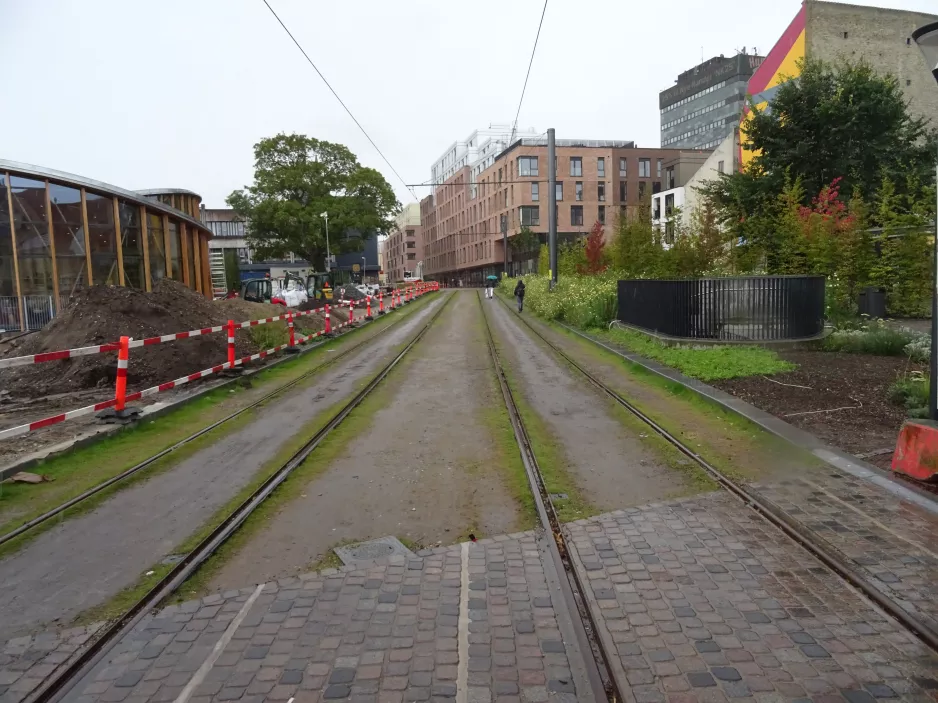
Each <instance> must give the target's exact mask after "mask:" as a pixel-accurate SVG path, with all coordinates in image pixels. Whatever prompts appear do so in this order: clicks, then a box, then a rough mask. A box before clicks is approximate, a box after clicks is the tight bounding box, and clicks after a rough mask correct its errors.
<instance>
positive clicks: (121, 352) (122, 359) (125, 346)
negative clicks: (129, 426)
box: [114, 337, 130, 413]
mask: <svg viewBox="0 0 938 703" xmlns="http://www.w3.org/2000/svg"><path fill="white" fill-rule="evenodd" d="M129 360H130V337H121V341H120V348H119V349H118V350H117V388H116V390H115V393H114V397H115V398H116V399H117V405H115V406H114V409H115V410H116V411H117V412H119V413H120V412H123V411H124V401H125V399H126V398H127V362H128V361H129Z"/></svg>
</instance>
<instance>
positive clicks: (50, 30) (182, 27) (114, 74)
mask: <svg viewBox="0 0 938 703" xmlns="http://www.w3.org/2000/svg"><path fill="white" fill-rule="evenodd" d="M269 2H270V4H271V6H272V7H273V8H274V9H275V10H276V11H277V13H278V14H279V15H280V18H281V19H282V20H283V21H284V22H285V23H286V25H287V26H288V27H289V28H290V30H291V31H292V32H293V34H294V36H296V38H297V40H298V41H299V42H300V44H302V45H303V48H304V49H305V50H306V52H307V53H308V54H309V56H310V58H311V59H312V60H313V61H314V62H315V63H316V65H317V66H318V67H319V69H320V70H321V71H322V72H323V74H324V75H325V77H326V79H327V80H328V81H329V82H330V83H331V84H332V86H333V88H334V89H335V90H336V92H338V94H339V95H340V96H341V97H342V99H343V100H344V101H345V103H346V105H348V107H349V109H350V110H351V111H352V113H353V114H354V115H355V117H356V118H357V119H358V120H359V122H360V123H361V124H362V126H363V127H364V128H365V130H366V131H367V132H368V133H369V134H370V135H371V138H372V139H373V140H374V141H375V143H376V144H377V145H378V147H379V148H380V149H381V151H382V152H383V153H384V155H385V156H386V157H387V159H388V160H389V161H390V163H391V164H392V165H393V166H394V169H396V170H397V172H398V173H399V174H400V176H401V178H402V179H403V180H401V179H398V178H397V176H395V175H394V173H393V171H392V170H391V168H389V167H388V165H387V164H386V163H385V162H384V161H383V160H382V158H381V156H380V155H379V154H378V153H377V151H376V150H375V149H374V147H373V146H372V145H371V144H370V143H369V142H368V140H367V138H366V137H365V136H364V135H363V134H362V133H361V131H359V129H358V127H357V126H356V125H355V123H354V122H353V121H352V119H351V118H350V117H349V116H348V114H347V113H346V112H345V111H344V110H343V108H342V107H341V105H339V103H338V102H337V101H336V99H335V97H333V95H332V94H331V93H330V92H329V90H328V88H326V86H325V85H324V84H323V82H322V80H321V79H320V78H319V76H318V75H316V73H315V71H314V70H313V69H312V67H311V66H310V65H309V64H308V63H307V62H306V60H305V59H304V58H303V56H302V54H300V52H299V50H298V49H297V48H296V46H295V45H294V44H293V43H292V41H291V40H290V39H289V37H288V36H287V35H286V33H285V32H284V31H283V29H282V28H281V27H280V25H279V24H278V23H277V21H276V20H275V19H274V17H273V15H272V14H271V13H270V11H269V10H268V9H267V7H266V6H265V4H264V2H263V0H160V1H159V2H142V1H140V0H84V1H83V2H75V0H42V1H41V2H29V1H27V0H0V65H2V66H3V67H4V69H3V71H2V76H3V82H4V83H5V84H6V85H5V86H4V90H3V96H4V99H3V103H4V106H3V107H4V109H2V110H0V157H2V158H6V159H11V160H15V161H22V162H26V163H30V164H36V165H40V166H45V167H49V168H55V169H58V170H62V171H67V172H71V173H76V174H79V175H82V176H85V177H87V178H92V179H96V180H99V181H104V182H107V183H111V184H114V185H117V186H121V187H124V188H129V189H131V190H137V189H144V188H166V187H175V188H187V189H190V190H193V191H196V192H197V193H200V194H201V195H202V196H203V199H204V202H205V204H206V206H207V207H224V206H225V202H224V201H225V198H226V197H227V196H228V194H229V193H231V192H232V191H233V190H235V189H238V188H241V187H243V186H245V185H246V184H248V183H250V181H251V179H252V175H253V145H254V144H255V143H256V142H257V141H258V140H260V139H262V138H264V137H268V136H273V135H275V134H277V133H278V132H298V133H302V134H306V135H309V136H312V137H316V138H318V139H323V140H327V141H332V142H340V143H343V144H345V145H346V146H348V147H349V148H350V149H351V150H352V151H353V152H354V153H355V154H356V155H357V156H358V159H359V161H360V162H361V163H362V164H364V165H366V166H371V167H374V168H376V169H378V170H380V171H381V172H382V173H383V174H384V175H385V177H386V178H387V180H388V182H389V183H391V185H392V186H393V187H394V188H395V191H396V192H397V194H398V198H399V199H400V200H401V202H402V203H404V204H406V203H408V202H413V200H414V199H413V196H412V195H411V194H410V192H409V191H408V190H407V188H405V187H404V182H406V183H421V182H425V181H428V180H429V178H430V166H431V164H432V163H433V162H434V161H435V160H436V159H437V158H438V157H439V156H441V155H442V154H443V153H444V151H445V150H446V149H447V148H448V147H449V146H451V145H452V144H453V143H454V142H455V141H457V140H462V139H464V138H465V137H467V136H468V135H469V134H470V133H471V132H472V131H474V130H475V129H478V128H485V127H488V125H489V124H490V123H510V122H512V121H513V120H514V118H515V114H516V112H517V110H518V102H519V98H520V96H521V88H522V85H523V83H524V77H525V72H526V71H527V68H528V61H529V59H530V56H531V49H532V45H533V43H534V37H535V34H536V32H537V26H538V20H539V19H540V16H541V10H542V8H543V0H473V2H471V3H466V2H454V1H453V0H442V1H441V0H396V1H389V0H355V1H354V2H331V1H330V2H326V1H325V0H269ZM935 3H936V0H875V1H867V0H854V2H853V4H859V5H877V6H880V7H889V8H896V9H906V10H917V11H921V12H929V11H931V12H935V11H936V5H935ZM799 7H800V0H706V2H702V1H701V0H668V2H666V3H658V2H639V1H637V0H548V4H547V11H546V14H545V18H544V24H543V28H542V30H541V35H540V40H539V42H538V46H537V52H536V54H535V57H534V65H533V69H532V71H531V78H530V81H529V83H528V87H527V91H526V93H525V97H524V101H523V104H522V106H521V113H520V117H519V120H518V124H519V127H521V128H528V127H533V128H535V129H536V130H537V131H538V132H544V131H546V130H547V128H548V127H554V128H555V129H556V134H557V138H558V139H573V138H577V139H621V140H633V141H635V142H636V143H637V144H638V145H639V146H647V147H657V146H659V145H660V139H659V124H660V122H659V112H658V93H659V92H660V91H661V90H663V89H665V88H668V87H669V86H671V85H673V84H674V81H675V80H676V78H677V76H678V74H679V73H681V72H683V71H685V70H687V69H689V68H692V67H693V66H694V65H696V64H698V63H700V61H701V57H703V58H704V59H708V58H711V57H713V56H717V55H720V54H725V55H727V56H731V55H733V54H734V53H735V52H736V51H737V50H740V49H742V48H743V47H746V48H747V49H748V50H750V51H751V50H752V49H753V47H756V48H757V49H758V50H759V52H760V53H761V54H763V55H764V54H765V53H767V52H768V51H769V49H771V47H772V45H773V44H774V43H775V41H776V40H777V39H778V37H779V36H781V34H782V32H783V31H784V29H785V28H786V27H787V25H788V23H789V22H790V21H791V19H792V18H793V17H794V16H795V14H796V13H797V11H798V9H799ZM414 190H415V191H416V193H417V195H418V197H421V198H422V197H425V196H426V195H427V194H429V189H428V188H426V187H423V188H415V189H414Z"/></svg>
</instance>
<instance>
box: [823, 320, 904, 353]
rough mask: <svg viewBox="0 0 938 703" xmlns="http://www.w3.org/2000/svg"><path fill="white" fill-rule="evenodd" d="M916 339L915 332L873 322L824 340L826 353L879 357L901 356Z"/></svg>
mask: <svg viewBox="0 0 938 703" xmlns="http://www.w3.org/2000/svg"><path fill="white" fill-rule="evenodd" d="M915 337H916V335H915V333H914V332H910V331H909V330H905V329H895V328H893V327H888V326H887V325H885V324H884V323H882V322H879V321H873V322H869V323H864V324H862V325H860V327H859V328H857V329H839V330H836V331H834V332H833V333H832V334H831V335H830V336H829V337H827V338H826V339H825V340H824V349H825V350H826V351H838V352H849V353H851V354H875V355H877V356H901V355H902V354H905V353H906V351H905V350H906V347H907V346H908V345H909V343H910V342H912V341H913V339H914V338H915Z"/></svg>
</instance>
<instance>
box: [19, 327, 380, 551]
mask: <svg viewBox="0 0 938 703" xmlns="http://www.w3.org/2000/svg"><path fill="white" fill-rule="evenodd" d="M369 324H372V323H371V322H366V323H365V324H364V325H362V326H361V327H353V328H351V329H350V330H349V332H351V331H352V330H356V329H364V328H365V327H366V326H367V325H369ZM394 327H395V324H394V323H392V324H389V325H385V326H384V327H382V328H381V329H379V330H378V331H377V332H376V333H375V334H373V335H371V336H370V337H367V338H366V339H363V340H361V341H360V342H358V343H357V344H355V345H353V346H352V347H350V348H349V349H346V350H343V352H342V354H341V355H337V356H335V357H333V358H331V359H326V360H325V361H324V362H323V363H321V364H317V365H316V366H315V367H313V368H311V369H310V370H309V371H305V372H304V373H303V374H302V375H300V376H298V377H297V378H295V379H293V380H292V381H288V382H286V383H284V384H283V385H281V386H278V387H277V388H275V389H274V390H272V391H271V392H270V393H267V394H266V395H264V396H263V397H262V398H260V399H258V400H256V401H254V402H252V403H251V404H249V405H246V406H245V407H243V408H241V409H239V410H235V411H234V412H233V413H231V414H229V415H226V416H225V417H223V418H221V419H220V420H217V421H216V422H213V423H212V424H211V425H208V426H207V427H203V428H202V429H201V430H199V431H198V432H195V433H193V434H191V435H189V436H188V437H185V438H183V439H181V440H179V441H178V442H176V443H175V444H173V445H171V446H169V447H166V448H165V449H162V450H160V451H158V452H157V453H156V454H153V455H152V456H150V457H148V458H146V459H144V460H143V461H141V462H140V463H138V464H135V465H134V466H131V467H130V468H129V469H127V470H125V471H123V472H121V473H119V474H117V475H116V476H112V477H111V478H109V479H107V480H106V481H102V482H101V483H99V484H97V485H95V486H92V487H91V488H89V489H88V490H86V491H85V492H83V493H81V494H80V495H77V496H75V497H74V498H71V499H69V500H67V501H65V502H64V503H62V504H61V505H58V506H56V507H55V508H52V509H51V510H48V511H46V512H44V513H43V514H42V515H37V516H36V517H34V518H33V519H32V520H29V521H28V522H24V523H23V524H22V525H20V526H19V527H17V528H16V529H14V530H11V531H10V532H7V533H5V534H3V535H0V545H3V544H5V543H7V542H9V541H11V540H14V539H16V538H17V537H20V536H22V535H23V534H25V533H26V532H29V531H30V530H32V529H33V528H35V527H38V526H39V525H41V524H43V523H44V522H47V521H49V520H51V519H52V518H54V517H55V516H56V515H59V514H60V513H63V512H65V511H66V510H68V509H69V508H72V507H74V506H76V505H78V504H79V503H82V502H84V501H86V500H88V499H89V498H91V497H92V496H94V495H96V494H98V493H100V492H101V491H103V490H105V489H106V488H109V487H111V486H113V485H114V484H116V483H120V482H121V481H123V480H124V479H126V478H129V477H130V476H133V475H134V474H135V473H137V472H138V471H141V470H143V469H145V468H147V467H148V466H150V465H151V464H153V463H154V462H156V461H158V460H159V459H162V458H163V457H164V456H167V455H168V454H171V453H173V452H174V451H176V450H177V449H180V448H182V447H184V446H185V445H187V444H189V443H190V442H193V441H195V440H196V439H198V438H199V437H202V436H203V435H206V434H208V433H209V432H211V431H212V430H214V429H217V428H218V427H221V426H222V425H224V424H226V423H228V422H230V421H231V420H234V419H235V418H236V417H239V416H241V415H243V414H244V413H246V412H248V411H249V410H253V409H254V408H256V407H258V406H260V405H263V404H264V403H266V402H267V401H269V400H270V399H271V398H274V397H275V396H277V395H279V394H281V393H283V392H284V391H286V390H288V389H290V388H292V387H293V386H295V385H297V384H298V383H301V382H303V381H305V380H306V379H307V378H309V377H310V376H312V375H314V374H317V373H319V372H320V371H322V370H324V369H327V368H329V367H330V366H333V365H334V364H337V363H338V362H339V361H342V360H343V359H345V358H347V357H348V355H349V354H351V353H353V352H355V351H357V350H358V349H360V348H361V347H363V346H364V345H366V344H368V343H369V342H371V341H373V340H375V339H377V338H378V337H380V336H381V335H383V334H384V333H385V332H387V331H389V330H391V329H393V328H394ZM349 332H343V333H342V334H340V335H339V337H338V338H339V339H341V337H344V336H345V335H347V334H348V333H349ZM336 341H337V340H336V339H330V340H327V341H324V342H320V343H318V344H314V345H311V346H309V347H307V348H306V350H304V352H303V353H306V354H308V353H309V352H311V351H313V350H314V349H319V348H320V347H323V346H326V345H328V344H332V343H334V342H336ZM288 358H289V357H286V358H285V360H286V359H288ZM208 390H209V391H211V390H214V388H212V389H208Z"/></svg>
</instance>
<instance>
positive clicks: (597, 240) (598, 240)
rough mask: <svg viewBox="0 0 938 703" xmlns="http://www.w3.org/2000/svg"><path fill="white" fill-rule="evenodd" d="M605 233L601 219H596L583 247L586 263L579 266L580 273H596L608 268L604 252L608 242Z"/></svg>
mask: <svg viewBox="0 0 938 703" xmlns="http://www.w3.org/2000/svg"><path fill="white" fill-rule="evenodd" d="M603 235H604V230H603V225H602V223H601V222H600V221H599V220H596V224H594V225H593V228H592V229H591V230H590V233H589V236H588V237H587V238H586V245H585V246H584V247H583V250H584V251H583V253H584V256H586V265H585V266H580V267H579V269H580V270H579V272H580V273H586V274H596V273H602V272H603V271H605V270H606V268H607V266H606V255H605V252H604V248H605V246H606V242H605V241H604V240H603Z"/></svg>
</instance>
